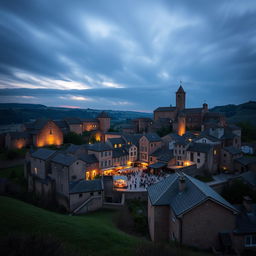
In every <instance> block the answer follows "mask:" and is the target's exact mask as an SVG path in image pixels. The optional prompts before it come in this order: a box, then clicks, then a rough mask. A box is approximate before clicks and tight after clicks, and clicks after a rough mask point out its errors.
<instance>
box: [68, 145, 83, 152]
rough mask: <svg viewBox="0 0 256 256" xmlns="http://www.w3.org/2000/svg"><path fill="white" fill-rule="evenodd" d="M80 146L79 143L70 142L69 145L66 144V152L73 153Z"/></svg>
mask: <svg viewBox="0 0 256 256" xmlns="http://www.w3.org/2000/svg"><path fill="white" fill-rule="evenodd" d="M80 148H81V145H74V144H70V146H68V147H67V149H66V153H70V154H74V153H76V151H77V150H79V149H80Z"/></svg>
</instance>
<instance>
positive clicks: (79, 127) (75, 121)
mask: <svg viewBox="0 0 256 256" xmlns="http://www.w3.org/2000/svg"><path fill="white" fill-rule="evenodd" d="M65 122H66V123H67V124H68V126H69V131H70V132H74V133H76V134H79V135H81V134H82V133H83V124H82V122H81V120H80V119H79V118H75V117H72V118H66V119H65Z"/></svg>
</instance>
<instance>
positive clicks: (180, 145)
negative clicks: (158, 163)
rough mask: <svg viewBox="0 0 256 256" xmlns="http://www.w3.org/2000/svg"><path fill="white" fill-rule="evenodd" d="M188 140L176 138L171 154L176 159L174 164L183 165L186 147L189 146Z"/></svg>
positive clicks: (185, 158) (185, 157)
mask: <svg viewBox="0 0 256 256" xmlns="http://www.w3.org/2000/svg"><path fill="white" fill-rule="evenodd" d="M189 144H190V143H189V142H188V141H187V140H186V139H185V138H184V137H181V136H180V138H179V139H176V141H175V143H174V149H173V155H174V157H175V159H176V165H180V166H184V165H185V164H184V163H185V161H186V160H187V153H186V152H187V149H188V147H189Z"/></svg>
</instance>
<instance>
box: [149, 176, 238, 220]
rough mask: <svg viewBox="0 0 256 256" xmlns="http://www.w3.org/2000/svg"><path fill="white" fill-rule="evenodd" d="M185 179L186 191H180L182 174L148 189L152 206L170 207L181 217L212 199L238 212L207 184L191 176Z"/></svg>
mask: <svg viewBox="0 0 256 256" xmlns="http://www.w3.org/2000/svg"><path fill="white" fill-rule="evenodd" d="M182 176H183V177H184V179H185V189H184V190H183V191H182V192H181V191H180V190H179V179H180V177H181V175H180V174H178V173H174V174H170V175H169V176H167V177H166V178H165V179H164V180H162V181H160V182H158V183H156V184H154V185H152V186H150V187H148V195H149V199H150V201H151V204H152V205H155V206H160V205H169V206H170V207H171V208H172V210H173V211H174V213H175V214H176V215H177V216H179V215H181V214H183V213H185V212H187V211H189V210H191V209H192V208H194V207H196V206H197V205H199V204H201V203H203V202H205V201H206V200H208V199H211V200H213V201H215V202H217V203H218V204H221V205H223V206H224V207H226V208H228V209H229V210H231V211H233V212H238V210H237V209H236V208H235V207H233V206H232V205H231V204H230V203H229V202H227V201H226V200H225V199H224V198H223V197H221V196H220V195H219V194H218V193H217V192H215V191H214V190H213V189H212V188H211V187H209V186H208V185H207V184H206V183H204V182H202V181H199V180H197V179H195V178H192V177H191V176H189V175H186V174H183V175H182Z"/></svg>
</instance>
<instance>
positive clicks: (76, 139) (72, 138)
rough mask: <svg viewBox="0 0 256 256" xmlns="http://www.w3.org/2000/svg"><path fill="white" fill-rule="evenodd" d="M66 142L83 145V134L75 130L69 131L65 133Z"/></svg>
mask: <svg viewBox="0 0 256 256" xmlns="http://www.w3.org/2000/svg"><path fill="white" fill-rule="evenodd" d="M64 143H72V144H75V145H81V144H83V136H81V135H79V134H76V133H75V132H69V133H67V134H65V135H64Z"/></svg>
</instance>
